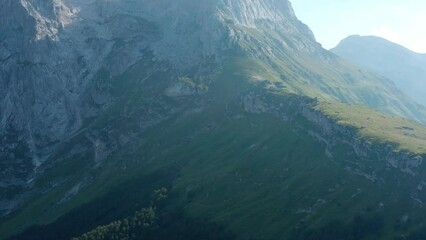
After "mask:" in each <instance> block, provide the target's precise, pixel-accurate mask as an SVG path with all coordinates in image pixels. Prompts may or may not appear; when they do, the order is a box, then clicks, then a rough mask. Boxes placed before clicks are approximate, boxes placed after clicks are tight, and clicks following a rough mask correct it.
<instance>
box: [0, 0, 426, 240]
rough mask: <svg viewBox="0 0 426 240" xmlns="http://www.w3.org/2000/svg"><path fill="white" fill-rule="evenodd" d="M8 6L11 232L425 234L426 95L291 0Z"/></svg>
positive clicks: (6, 205)
mask: <svg viewBox="0 0 426 240" xmlns="http://www.w3.org/2000/svg"><path fill="white" fill-rule="evenodd" d="M3 6H5V8H0V13H1V14H0V22H1V23H2V24H0V30H1V31H0V32H2V33H5V34H4V35H1V36H2V39H0V41H1V42H0V56H1V59H2V65H0V66H1V68H0V71H1V73H2V74H1V75H0V84H1V85H2V86H3V85H4V86H5V87H4V88H0V91H2V93H4V94H2V95H0V97H2V98H1V101H0V107H1V108H0V110H1V124H2V125H1V128H0V130H1V132H0V133H1V136H2V138H1V139H0V140H1V144H0V163H1V167H2V168H1V169H2V171H1V172H0V174H1V175H0V190H1V191H0V196H1V199H0V210H1V215H2V217H1V218H0V239H6V238H8V237H10V236H12V235H15V236H14V237H11V238H10V239H31V240H38V239H40V240H50V239H52V240H57V239H70V238H71V237H78V236H82V238H83V239H85V236H88V238H89V239H90V238H91V237H90V236H94V237H93V238H95V239H96V234H98V233H99V231H100V232H104V233H105V231H109V230H111V229H112V230H114V229H115V230H117V231H118V230H123V231H124V232H114V233H112V234H118V235H120V236H121V234H127V233H129V232H127V233H126V231H132V232H133V231H134V232H136V234H138V236H144V237H146V238H143V237H141V238H142V239H192V238H193V239H223V237H224V238H226V237H227V236H230V235H231V236H237V238H238V239H266V240H274V239H277V238H279V239H298V240H300V239H339V240H340V239H344V238H345V236H346V238H347V237H348V236H349V238H350V239H386V240H387V239H390V238H392V237H400V236H407V235H408V234H410V233H413V232H416V231H420V230H423V229H422V227H421V226H422V224H423V223H424V222H425V221H426V215H425V214H423V212H422V209H423V203H424V202H426V193H425V192H424V189H426V188H425V187H426V183H425V179H424V176H425V175H426V167H425V165H424V164H423V159H424V157H425V154H426V128H425V127H423V126H420V125H418V124H416V123H414V122H413V121H418V122H425V121H426V120H425V119H426V117H425V116H426V115H425V112H424V108H422V107H421V106H419V105H418V104H416V103H415V102H413V101H412V100H410V98H408V97H407V96H405V95H404V94H402V93H401V92H400V91H399V90H398V89H397V88H396V87H395V85H394V84H393V83H392V82H391V81H389V80H387V79H385V78H383V77H378V76H376V75H374V74H371V73H370V72H368V71H366V70H363V69H362V68H358V67H356V66H354V65H352V64H349V63H347V62H345V61H343V60H342V59H341V58H339V57H337V56H335V55H334V54H332V53H330V52H328V51H326V50H324V49H322V48H321V47H320V45H319V44H318V43H317V42H316V41H315V38H314V36H313V34H312V32H311V31H310V29H309V28H308V27H307V26H306V25H304V24H303V23H301V22H300V21H299V20H298V19H297V18H296V16H295V14H294V12H293V10H292V8H291V4H290V2H289V1H285V0H258V1H253V0H204V1H200V0H157V1H152V0H138V1H135V0H108V1H107V0H52V1H45V0H21V1H14V0H5V1H4V5H3ZM3 23H4V24H3ZM16 23H18V24H16ZM14 43H19V44H14ZM16 66H19V68H17V67H16ZM3 73H4V74H3ZM22 93H25V94H22ZM21 96H24V97H21ZM52 99H53V100H52ZM13 109H18V110H16V111H13ZM390 115H392V116H390ZM402 117H406V118H410V119H412V120H407V119H404V118H402ZM18 140H19V141H18ZM3 167H4V168H3ZM163 188H165V189H167V191H168V193H169V196H170V197H169V198H168V199H169V200H167V201H168V202H167V203H164V204H160V205H161V206H156V205H155V204H154V203H153V202H154V201H152V200H151V199H152V197H153V195H155V194H153V193H156V192H157V191H158V190H159V189H163ZM154 205H155V206H154ZM141 213H142V214H141ZM144 214H146V215H144ZM133 217H137V219H139V218H140V217H142V219H143V221H141V222H145V223H148V224H149V226H151V225H155V226H154V228H153V229H152V231H151V230H149V229H145V228H144V225H145V224H141V225H142V226H138V227H141V228H138V227H137V226H135V224H136V225H139V223H137V222H138V221H133V220H132V218H133ZM126 219H127V220H128V221H127V223H125V222H126V221H125V220H126ZM145 220H147V221H148V222H146V221H145ZM121 223H123V225H121ZM128 224H130V225H132V224H133V225H132V226H129V225H128ZM194 224H195V225H194ZM98 226H100V227H99V228H98ZM121 226H124V227H121ZM96 229H98V230H96ZM202 229H204V232H203V230H202ZM336 229H337V231H336ZM365 229H367V230H365ZM92 230H93V231H92ZM163 230H164V231H163ZM216 230H217V231H216ZM222 230H223V231H222ZM200 231H201V233H200ZM85 232H88V234H87V235H84V233H85ZM165 233H169V235H164V234H165ZM206 233H209V234H212V235H209V236H208V237H209V238H207V236H206V235H203V234H206ZM228 233H230V235H228ZM139 234H141V235H139ZM162 234H163V235H162ZM215 234H217V235H215ZM219 235H220V236H222V238H221V237H220V236H219ZM114 236H117V235H114ZM86 239H87V238H86Z"/></svg>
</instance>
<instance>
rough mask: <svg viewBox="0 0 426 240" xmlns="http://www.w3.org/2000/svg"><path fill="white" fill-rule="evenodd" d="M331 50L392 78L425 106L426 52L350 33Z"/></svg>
mask: <svg viewBox="0 0 426 240" xmlns="http://www.w3.org/2000/svg"><path fill="white" fill-rule="evenodd" d="M331 51H332V52H334V53H335V54H337V55H339V56H340V57H342V58H344V59H346V60H348V61H350V62H353V63H355V64H358V65H360V66H363V67H366V68H368V69H370V70H372V71H374V72H376V73H378V74H380V75H382V76H384V77H386V78H388V79H390V80H392V81H393V82H394V83H395V84H396V85H397V87H398V88H400V89H401V90H402V91H403V92H404V93H405V94H407V95H408V96H410V97H412V98H413V99H414V100H416V101H417V102H419V103H421V104H423V105H426V54H420V53H415V52H413V51H411V50H409V49H407V48H405V47H403V46H400V45H398V44H396V43H393V42H390V41H388V40H386V39H383V38H379V37H375V36H350V37H347V38H345V39H344V40H342V41H341V42H340V43H339V44H338V45H337V46H336V47H335V48H334V49H331Z"/></svg>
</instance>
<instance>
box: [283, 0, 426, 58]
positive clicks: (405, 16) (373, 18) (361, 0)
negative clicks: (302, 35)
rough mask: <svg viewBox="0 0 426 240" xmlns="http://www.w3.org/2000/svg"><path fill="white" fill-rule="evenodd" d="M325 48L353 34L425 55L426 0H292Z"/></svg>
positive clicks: (298, 14)
mask: <svg viewBox="0 0 426 240" xmlns="http://www.w3.org/2000/svg"><path fill="white" fill-rule="evenodd" d="M290 1H291V2H292V3H293V7H294V10H295V12H296V15H297V16H298V18H299V19H300V20H302V22H304V23H306V24H308V25H309V27H311V29H312V31H313V32H314V33H315V36H316V38H317V41H318V42H320V43H322V44H323V46H324V48H326V49H329V48H332V47H335V46H336V45H337V44H338V43H339V41H340V40H342V39H343V38H345V37H347V36H349V35H353V34H359V35H376V36H380V37H383V38H386V39H388V40H391V41H393V42H396V43H398V44H401V45H403V46H405V47H407V48H409V49H411V50H414V51H416V52H422V53H426V0H290Z"/></svg>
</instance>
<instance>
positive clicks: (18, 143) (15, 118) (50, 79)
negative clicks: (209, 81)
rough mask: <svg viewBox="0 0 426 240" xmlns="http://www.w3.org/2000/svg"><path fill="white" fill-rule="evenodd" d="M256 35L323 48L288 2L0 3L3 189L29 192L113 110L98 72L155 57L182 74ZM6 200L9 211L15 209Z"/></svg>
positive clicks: (14, 201) (121, 70) (302, 46)
mask: <svg viewBox="0 0 426 240" xmlns="http://www.w3.org/2000/svg"><path fill="white" fill-rule="evenodd" d="M252 30H255V31H262V32H264V33H265V34H266V32H267V31H274V32H277V33H279V34H281V35H287V36H288V40H287V42H286V43H284V42H283V43H282V44H284V45H293V46H294V47H295V48H297V49H298V50H303V49H305V50H309V51H311V50H313V49H315V48H317V47H318V44H316V43H315V39H314V37H313V34H312V32H311V31H310V30H309V28H307V27H306V26H305V25H303V24H302V23H301V22H299V21H298V20H297V18H296V17H295V15H294V12H293V10H292V8H291V5H290V3H289V2H288V1H285V0H262V1H252V0H203V1H194V0H178V1H176V0H161V1H152V0H140V1H133V0H124V1H123V0H4V1H2V3H1V7H0V169H1V171H0V186H2V187H6V188H7V187H17V188H21V189H25V188H28V187H31V183H32V181H33V178H34V176H36V175H37V171H38V170H37V169H38V168H39V167H40V166H42V165H43V163H44V162H45V161H46V159H48V158H49V156H51V155H52V154H53V153H54V151H55V150H56V149H57V147H58V146H59V145H60V144H61V143H62V142H63V141H65V140H66V139H68V138H70V137H71V136H73V135H74V134H76V133H77V132H78V131H79V130H80V129H81V128H82V127H83V126H84V120H85V119H87V118H88V117H94V116H96V115H97V114H99V113H101V112H102V111H103V110H104V109H106V108H107V106H108V104H109V103H111V102H112V101H113V99H112V98H111V96H110V95H109V94H108V91H105V89H106V88H107V86H100V84H99V81H97V80H99V74H98V72H99V71H100V70H101V69H108V75H107V76H103V77H110V78H112V77H113V76H117V75H119V74H122V73H124V72H126V71H127V70H128V69H129V67H130V66H132V65H133V64H135V63H136V62H138V61H140V60H142V59H146V58H147V56H148V55H147V53H149V58H153V59H155V60H156V61H163V62H167V63H168V64H170V65H172V66H173V67H174V68H176V69H182V71H183V70H184V69H190V68H191V67H193V66H196V65H198V64H200V62H201V61H203V59H206V58H208V59H212V61H216V62H217V61H219V60H220V57H221V53H222V52H223V51H226V50H227V49H230V48H234V47H238V45H239V44H240V42H241V41H246V42H248V43H250V44H251V45H253V46H254V45H255V46H256V47H257V46H259V39H254V38H250V37H247V36H248V35H247V32H249V31H252ZM293 35H294V36H295V35H301V36H303V37H302V40H301V38H300V37H299V38H298V39H297V40H295V39H292V38H291V36H293ZM272 47H273V46H272V45H270V44H268V43H264V44H263V46H262V49H264V50H265V51H268V49H269V50H270V49H271V48H272ZM248 51H250V50H248ZM167 93H168V92H167V91H165V94H167ZM2 199H5V200H3V201H2V203H1V204H0V210H3V211H6V212H7V211H8V209H9V210H10V209H13V208H14V207H15V206H16V205H17V204H19V199H18V200H17V198H13V197H10V196H2ZM7 199H10V201H9V200H7Z"/></svg>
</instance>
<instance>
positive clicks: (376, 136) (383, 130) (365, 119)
mask: <svg viewBox="0 0 426 240" xmlns="http://www.w3.org/2000/svg"><path fill="white" fill-rule="evenodd" d="M316 108H317V109H318V110H320V111H322V112H324V113H325V114H326V115H328V116H330V117H332V118H334V119H336V121H337V123H338V124H341V125H347V126H351V127H354V128H355V129H356V130H357V131H358V133H359V135H360V136H361V137H363V138H366V139H368V140H370V141H371V142H373V143H382V144H383V143H390V144H393V145H396V149H395V150H404V151H409V152H413V153H417V154H426V127H424V126H422V125H419V124H416V123H414V122H412V121H410V120H407V119H404V118H401V117H395V116H389V115H386V114H383V113H380V112H377V111H375V110H372V109H370V108H368V107H365V106H361V105H348V104H342V103H336V102H322V103H320V104H319V105H318V106H316Z"/></svg>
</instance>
